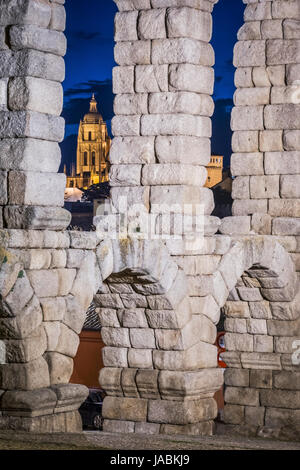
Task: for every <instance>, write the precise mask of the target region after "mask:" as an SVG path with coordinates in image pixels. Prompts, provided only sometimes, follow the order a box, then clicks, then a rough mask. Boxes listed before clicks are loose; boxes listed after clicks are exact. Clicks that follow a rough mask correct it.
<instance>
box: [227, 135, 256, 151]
mask: <svg viewBox="0 0 300 470" xmlns="http://www.w3.org/2000/svg"><path fill="white" fill-rule="evenodd" d="M231 146H232V151H233V152H236V153H239V152H247V153H255V152H258V132H257V131H236V132H234V133H233V135H232V141H231Z"/></svg>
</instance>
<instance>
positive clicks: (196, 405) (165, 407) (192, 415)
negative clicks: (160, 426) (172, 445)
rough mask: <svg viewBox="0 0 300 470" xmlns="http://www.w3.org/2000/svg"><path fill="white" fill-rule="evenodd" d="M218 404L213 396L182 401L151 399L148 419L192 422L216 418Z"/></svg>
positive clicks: (180, 422)
mask: <svg viewBox="0 0 300 470" xmlns="http://www.w3.org/2000/svg"><path fill="white" fill-rule="evenodd" d="M216 414H217V405H216V402H215V401H214V399H213V398H206V399H203V400H188V401H185V402H183V403H181V406H180V407H178V402H177V401H175V402H173V401H170V400H149V408H148V420H149V421H150V422H154V423H169V424H178V425H180V424H181V425H182V424H192V423H198V422H199V421H200V422H201V421H207V420H209V419H214V418H215V416H216Z"/></svg>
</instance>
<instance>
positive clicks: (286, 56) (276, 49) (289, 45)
mask: <svg viewBox="0 0 300 470" xmlns="http://www.w3.org/2000/svg"><path fill="white" fill-rule="evenodd" d="M299 44H300V40H299V39H274V40H272V41H269V42H267V46H266V57H267V64H268V65H278V64H294V63H297V62H299V60H300V52H299V49H300V48H299Z"/></svg>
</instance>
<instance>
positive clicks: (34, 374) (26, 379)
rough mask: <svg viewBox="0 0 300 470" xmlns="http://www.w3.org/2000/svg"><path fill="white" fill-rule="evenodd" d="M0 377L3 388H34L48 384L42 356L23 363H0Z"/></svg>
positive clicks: (45, 365) (46, 366) (48, 380)
mask: <svg viewBox="0 0 300 470" xmlns="http://www.w3.org/2000/svg"><path fill="white" fill-rule="evenodd" d="M0 377H1V379H0V383H1V388H3V389H4V390H34V389H36V388H44V387H48V386H49V384H50V379H49V371H48V365H47V362H46V361H45V359H44V358H43V357H39V358H38V359H35V360H33V361H30V362H27V363H24V364H13V363H11V364H0Z"/></svg>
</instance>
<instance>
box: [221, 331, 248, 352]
mask: <svg viewBox="0 0 300 470" xmlns="http://www.w3.org/2000/svg"><path fill="white" fill-rule="evenodd" d="M224 338H225V347H226V349H227V350H228V351H249V352H251V351H253V336H252V335H249V334H239V333H229V332H227V333H226V335H225V337H224Z"/></svg>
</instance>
